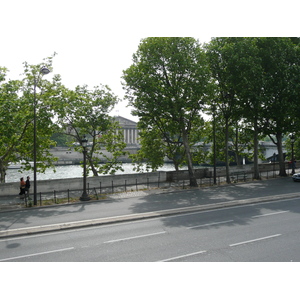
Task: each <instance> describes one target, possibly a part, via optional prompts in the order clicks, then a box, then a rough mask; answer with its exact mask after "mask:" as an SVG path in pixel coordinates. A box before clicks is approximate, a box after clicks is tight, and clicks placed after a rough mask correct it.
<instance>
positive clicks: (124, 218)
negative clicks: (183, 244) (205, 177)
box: [0, 193, 300, 238]
mask: <svg viewBox="0 0 300 300" xmlns="http://www.w3.org/2000/svg"><path fill="white" fill-rule="evenodd" d="M296 197H300V193H291V194H286V195H276V196H266V197H261V198H250V199H244V200H232V201H227V202H219V203H214V204H203V205H197V206H189V207H181V208H173V209H166V210H159V211H153V212H147V213H139V214H130V215H121V216H114V217H106V218H99V219H90V220H83V221H74V222H67V223H59V224H51V225H41V226H34V227H27V228H18V229H9V230H3V231H0V238H7V237H17V236H21V235H30V234H36V233H45V232H51V231H59V230H67V229H74V228H82V227H88V226H99V225H107V224H114V223H121V222H129V221H136V220H143V219H151V218H156V217H164V216H170V215H178V214H183V213H188V212H195V211H205V210H211V209H218V208H226V207H232V206H239V205H245V204H254V203H259V202H269V201H276V200H280V199H292V198H296Z"/></svg>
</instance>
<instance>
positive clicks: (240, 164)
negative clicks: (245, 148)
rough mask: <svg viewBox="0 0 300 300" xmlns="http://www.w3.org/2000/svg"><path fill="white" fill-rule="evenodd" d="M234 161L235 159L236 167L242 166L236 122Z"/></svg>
mask: <svg viewBox="0 0 300 300" xmlns="http://www.w3.org/2000/svg"><path fill="white" fill-rule="evenodd" d="M234 147H235V151H234V152H235V161H236V165H237V166H238V167H241V166H242V158H241V156H240V153H239V129H238V125H237V124H236V129H235V145H234Z"/></svg>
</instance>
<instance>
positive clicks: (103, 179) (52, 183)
mask: <svg viewBox="0 0 300 300" xmlns="http://www.w3.org/2000/svg"><path fill="white" fill-rule="evenodd" d="M288 167H289V165H288V163H286V169H287V168H288ZM259 170H260V172H268V171H278V170H279V165H278V163H275V164H273V163H270V164H260V166H259ZM230 172H245V173H252V172H253V165H244V166H242V167H239V168H238V167H230ZM195 174H196V178H197V179H200V178H209V177H212V176H213V170H212V168H201V169H195ZM217 176H225V168H224V167H222V168H218V169H217ZM188 179H189V173H188V170H181V171H178V172H176V171H168V172H163V171H160V172H149V173H137V174H123V175H105V176H104V175H103V176H98V177H88V178H87V184H88V185H89V187H90V188H91V189H93V188H99V187H100V185H101V187H103V188H105V187H111V186H112V184H113V185H114V186H121V185H122V186H124V184H125V181H126V185H128V186H130V185H135V184H136V183H138V184H147V183H157V182H166V181H168V182H169V181H180V180H188ZM82 187H83V178H82V177H79V178H66V179H51V180H39V181H38V185H37V191H38V193H48V192H53V191H54V190H55V191H67V190H70V191H72V190H80V189H82ZM32 190H33V183H32V188H31V192H32ZM0 193H1V194H0V195H1V196H14V195H18V193H19V182H10V183H1V184H0Z"/></svg>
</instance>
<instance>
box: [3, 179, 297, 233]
mask: <svg viewBox="0 0 300 300" xmlns="http://www.w3.org/2000/svg"><path fill="white" fill-rule="evenodd" d="M285 198H300V183H297V182H296V183H295V182H293V181H292V179H291V178H290V177H287V178H277V179H269V180H262V181H253V182H246V183H239V184H231V185H224V186H214V187H207V188H191V189H185V190H183V189H179V188H174V187H173V188H166V189H152V190H143V191H138V192H127V193H118V194H112V195H110V196H109V197H108V198H107V199H105V200H98V201H89V202H80V203H75V204H66V205H55V206H43V207H35V208H25V209H16V210H10V211H1V212H0V238H1V237H2V238H3V237H12V236H17V235H23V234H33V233H38V232H47V231H54V230H62V229H69V228H78V227H83V226H91V225H101V224H109V223H115V222H123V221H129V220H131V221H132V220H138V219H144V218H153V217H157V216H166V215H171V214H178V213H184V212H188V211H198V210H207V209H215V208H219V207H227V206H233V205H243V204H246V203H256V202H261V201H271V200H277V199H278V200H279V199H285Z"/></svg>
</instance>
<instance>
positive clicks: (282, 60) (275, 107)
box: [255, 38, 300, 176]
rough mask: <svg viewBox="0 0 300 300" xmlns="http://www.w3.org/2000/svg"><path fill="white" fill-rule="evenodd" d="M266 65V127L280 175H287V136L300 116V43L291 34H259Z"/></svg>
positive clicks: (258, 41)
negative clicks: (275, 151)
mask: <svg viewBox="0 0 300 300" xmlns="http://www.w3.org/2000/svg"><path fill="white" fill-rule="evenodd" d="M255 41H256V46H257V48H258V51H259V56H260V57H261V62H262V69H263V81H262V83H263V85H262V89H263V91H264V92H263V96H264V98H263V108H264V113H263V116H262V117H263V119H262V129H263V131H264V133H265V134H267V135H268V136H269V137H270V138H271V140H272V141H273V143H274V144H275V145H276V146H277V150H278V157H279V166H280V171H279V175H280V176H286V175H287V174H286V170H285V164H284V154H283V138H284V136H285V135H287V134H289V133H291V132H294V131H295V128H294V123H295V121H296V120H297V119H299V116H297V115H295V111H297V110H298V107H299V103H298V99H299V89H300V85H299V83H300V47H299V45H298V44H294V43H293V40H291V39H290V38H256V39H255Z"/></svg>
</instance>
